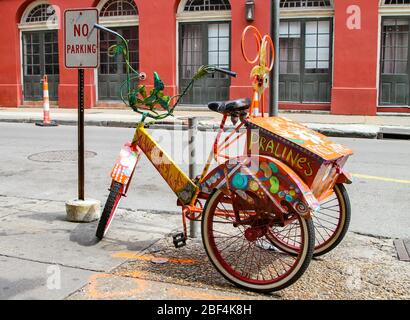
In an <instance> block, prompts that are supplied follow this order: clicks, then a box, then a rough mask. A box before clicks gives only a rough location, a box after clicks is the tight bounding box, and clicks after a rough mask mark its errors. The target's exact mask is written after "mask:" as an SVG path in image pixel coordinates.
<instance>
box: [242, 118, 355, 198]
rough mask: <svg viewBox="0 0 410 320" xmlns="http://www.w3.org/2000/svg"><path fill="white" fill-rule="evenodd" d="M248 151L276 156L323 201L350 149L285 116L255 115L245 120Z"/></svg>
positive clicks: (349, 154) (350, 153)
mask: <svg viewBox="0 0 410 320" xmlns="http://www.w3.org/2000/svg"><path fill="white" fill-rule="evenodd" d="M246 126H247V128H248V132H247V151H248V152H250V153H252V154H257V153H259V154H261V155H265V156H270V157H274V158H276V159H278V160H281V161H283V162H284V163H286V164H287V165H288V166H289V167H291V168H292V169H293V170H294V171H295V172H296V173H297V174H298V175H299V177H300V178H301V179H302V180H303V181H304V182H305V183H306V184H307V185H308V187H309V188H310V189H311V190H312V192H313V194H314V195H315V196H316V197H317V198H318V199H319V200H321V199H322V198H323V197H326V196H327V195H328V193H329V191H330V190H332V189H333V187H334V185H335V183H336V179H337V177H338V175H339V174H340V173H341V170H340V169H342V168H343V166H344V165H345V163H346V161H347V159H348V158H349V157H350V156H351V155H352V154H353V152H352V150H350V149H349V148H347V147H345V146H343V145H341V144H338V143H335V142H333V141H332V140H330V139H329V138H328V137H326V136H324V135H322V134H320V133H318V132H316V131H313V130H311V129H309V128H307V127H305V126H303V125H302V124H300V123H297V122H295V121H292V120H289V119H286V118H283V117H270V118H253V119H249V120H248V121H247V123H246Z"/></svg>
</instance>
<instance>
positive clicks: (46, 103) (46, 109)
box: [36, 75, 58, 127]
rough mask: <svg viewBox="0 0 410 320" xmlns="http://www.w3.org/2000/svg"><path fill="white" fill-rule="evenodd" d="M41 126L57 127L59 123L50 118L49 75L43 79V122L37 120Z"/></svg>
mask: <svg viewBox="0 0 410 320" xmlns="http://www.w3.org/2000/svg"><path fill="white" fill-rule="evenodd" d="M36 125H37V126H40V127H56V126H57V125H58V124H57V123H56V122H55V121H51V119H50V99H49V95H48V77H47V75H44V79H43V122H37V123H36Z"/></svg>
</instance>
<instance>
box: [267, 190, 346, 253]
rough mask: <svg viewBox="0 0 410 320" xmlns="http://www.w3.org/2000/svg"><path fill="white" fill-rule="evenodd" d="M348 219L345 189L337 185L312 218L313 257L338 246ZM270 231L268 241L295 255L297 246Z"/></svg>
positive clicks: (287, 228)
mask: <svg viewBox="0 0 410 320" xmlns="http://www.w3.org/2000/svg"><path fill="white" fill-rule="evenodd" d="M350 218H351V207H350V200H349V196H348V194H347V191H346V188H345V187H344V186H343V185H342V184H337V185H335V187H334V189H333V193H332V194H331V195H330V196H329V197H328V198H327V199H324V200H323V201H322V202H321V203H320V210H319V211H318V212H315V213H314V215H313V217H312V221H313V225H314V229H315V251H314V254H313V256H315V257H319V256H322V255H325V254H326V253H329V252H330V251H332V250H333V249H335V248H336V247H337V246H338V245H339V244H340V242H341V241H342V240H343V238H344V237H345V235H346V233H347V231H348V229H349V225H350ZM293 228H294V226H293V225H292V224H290V225H288V226H287V227H286V228H285V229H284V230H283V231H282V232H281V233H283V232H284V233H285V234H287V233H290V232H292V229H293ZM272 231H273V233H272V234H270V233H269V234H268V239H269V240H270V241H271V242H272V244H273V245H275V246H276V247H279V248H280V249H281V250H285V251H287V252H289V253H292V254H296V253H297V246H298V244H295V243H289V242H287V241H286V239H284V238H282V236H281V233H278V232H277V230H275V229H274V228H273V230H272ZM275 234H276V235H275Z"/></svg>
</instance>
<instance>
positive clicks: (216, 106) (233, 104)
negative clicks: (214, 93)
mask: <svg viewBox="0 0 410 320" xmlns="http://www.w3.org/2000/svg"><path fill="white" fill-rule="evenodd" d="M251 104H252V102H251V100H250V99H248V98H242V99H238V100H230V101H215V102H210V103H208V108H209V109H210V110H212V111H215V112H219V113H222V114H232V113H236V112H241V111H247V110H248V109H249V108H250V106H251Z"/></svg>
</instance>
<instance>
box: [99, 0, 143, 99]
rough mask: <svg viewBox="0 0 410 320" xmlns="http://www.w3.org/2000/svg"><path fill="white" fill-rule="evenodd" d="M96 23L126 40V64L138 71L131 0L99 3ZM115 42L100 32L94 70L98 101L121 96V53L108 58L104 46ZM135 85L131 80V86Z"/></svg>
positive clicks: (123, 77) (135, 22)
mask: <svg viewBox="0 0 410 320" xmlns="http://www.w3.org/2000/svg"><path fill="white" fill-rule="evenodd" d="M99 10H100V23H101V24H102V25H104V26H106V27H109V28H110V29H112V30H114V31H116V32H118V33H119V34H121V35H122V36H123V37H124V38H125V39H126V40H128V48H129V51H130V64H131V66H132V67H133V68H134V69H135V70H139V32H138V31H139V30H138V9H137V7H136V5H135V3H134V1H133V0H108V1H103V2H102V3H100V5H99ZM118 42H119V40H118V39H117V38H116V37H115V36H114V35H112V34H109V33H107V32H100V67H99V69H98V100H99V101H116V100H120V99H121V94H120V90H121V86H122V84H123V83H124V81H126V79H127V76H126V63H125V60H124V57H123V56H122V55H118V56H115V57H110V56H109V55H108V49H109V48H110V47H111V46H112V45H115V44H117V43H118ZM135 84H137V80H134V83H133V85H135Z"/></svg>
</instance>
